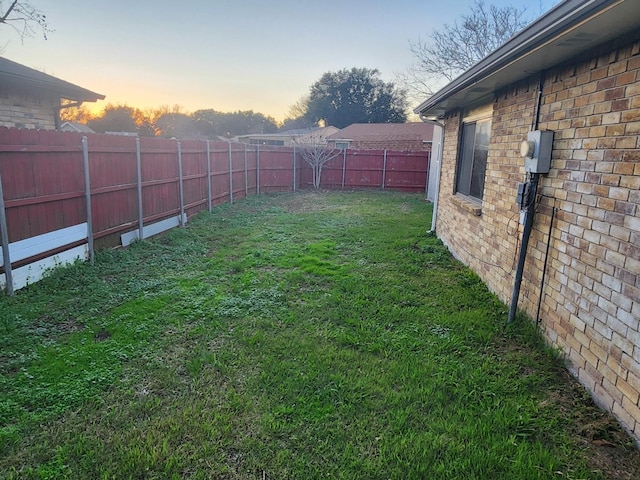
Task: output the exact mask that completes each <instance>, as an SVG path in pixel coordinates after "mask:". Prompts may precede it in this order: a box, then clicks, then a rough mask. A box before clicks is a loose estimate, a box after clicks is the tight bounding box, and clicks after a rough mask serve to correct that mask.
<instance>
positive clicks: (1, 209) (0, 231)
mask: <svg viewBox="0 0 640 480" xmlns="http://www.w3.org/2000/svg"><path fill="white" fill-rule="evenodd" d="M0 241H2V258H3V263H4V279H5V281H6V284H7V295H13V294H14V291H13V275H12V273H11V257H10V256H9V231H8V230H7V213H6V211H5V206H4V193H3V191H2V176H1V175H0Z"/></svg>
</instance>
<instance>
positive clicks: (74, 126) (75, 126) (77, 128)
mask: <svg viewBox="0 0 640 480" xmlns="http://www.w3.org/2000/svg"><path fill="white" fill-rule="evenodd" d="M58 130H62V131H63V132H78V133H96V132H95V131H93V130H92V129H91V128H89V127H87V126H86V125H85V124H84V123H78V122H62V125H60V128H59V129H58Z"/></svg>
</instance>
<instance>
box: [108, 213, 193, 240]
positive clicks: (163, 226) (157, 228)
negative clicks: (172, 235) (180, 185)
mask: <svg viewBox="0 0 640 480" xmlns="http://www.w3.org/2000/svg"><path fill="white" fill-rule="evenodd" d="M182 223H183V224H186V223H187V214H186V213H183V214H182ZM178 225H180V215H178V216H175V217H171V218H167V219H165V220H161V221H159V222H156V223H152V224H150V225H145V226H144V228H143V229H142V238H143V239H145V238H149V237H153V236H154V235H158V234H159V233H162V232H165V231H167V230H170V229H172V228H175V227H177V226H178ZM139 237H140V235H139V230H138V229H135V230H132V231H130V232H127V233H123V234H122V235H120V242H121V243H122V246H123V247H126V246H127V245H130V244H131V243H132V242H133V241H135V240H138V239H139Z"/></svg>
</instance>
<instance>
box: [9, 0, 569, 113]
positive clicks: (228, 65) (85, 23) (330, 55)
mask: <svg viewBox="0 0 640 480" xmlns="http://www.w3.org/2000/svg"><path fill="white" fill-rule="evenodd" d="M3 3H4V4H6V3H7V2H6V1H5V2H3ZM30 3H31V4H32V5H33V6H34V7H36V8H38V9H39V10H41V11H42V12H43V13H45V14H46V15H47V19H48V22H49V25H50V27H51V28H52V29H53V30H54V31H53V32H52V33H50V34H49V35H48V40H44V39H43V38H42V36H36V37H34V38H26V39H25V40H24V42H21V41H20V38H19V37H18V35H17V34H15V33H14V32H13V31H12V30H10V29H9V28H7V27H5V26H1V27H0V47H3V48H4V51H3V53H2V55H3V56H4V57H6V58H9V59H11V60H14V61H16V62H19V63H22V64H24V65H27V66H29V67H32V68H36V69H38V70H41V71H44V72H46V73H49V74H51V75H55V76H56V77H59V78H62V79H64V80H67V81H70V82H72V83H75V84H77V85H80V86H82V87H85V88H88V89H90V90H93V91H95V92H98V93H101V94H103V95H106V97H107V98H106V100H105V101H104V102H100V103H99V105H100V106H103V105H104V104H106V103H117V104H125V103H126V104H127V105H130V106H135V107H139V108H142V109H145V108H155V107H159V106H161V105H169V106H173V105H180V106H182V107H183V109H184V110H186V111H194V110H198V109H201V108H213V109H215V110H219V111H235V110H254V111H256V112H261V113H264V114H267V115H272V116H273V117H275V118H276V119H277V120H282V119H284V117H285V116H286V114H287V112H288V110H289V107H290V105H292V104H293V103H295V102H296V101H297V100H298V99H299V98H300V97H302V96H303V95H305V94H306V93H307V92H308V90H309V87H310V86H311V84H312V83H313V82H315V81H316V80H318V79H319V78H320V77H321V76H322V74H323V73H325V72H327V71H337V70H340V69H342V68H352V67H367V68H377V69H378V70H380V72H381V73H382V77H383V79H384V80H386V81H393V80H395V78H396V74H397V73H399V72H403V71H405V70H406V69H407V67H408V66H409V65H410V64H411V63H412V62H413V58H412V55H411V52H410V51H409V42H410V41H411V40H417V39H418V38H419V37H422V38H426V37H428V35H429V34H430V33H431V32H432V31H434V30H435V29H440V28H442V26H443V24H446V23H449V24H451V23H453V22H454V21H455V20H456V19H457V18H458V17H459V16H460V14H462V13H465V12H468V11H469V8H470V5H471V4H472V3H473V0H422V1H420V0H393V1H391V0H387V1H381V0H324V1H309V0H271V1H267V0H262V1H259V0H235V1H233V0H209V1H206V0H182V1H179V2H177V1H174V2H166V1H158V0H156V1H151V0H129V1H122V0H102V1H93V0H62V1H61V0H31V1H30ZM486 3H487V4H488V3H493V4H495V5H498V6H504V5H508V4H513V5H516V6H520V5H522V6H525V5H526V6H527V11H528V12H530V13H531V14H532V16H538V15H539V14H540V13H541V12H544V11H545V10H548V9H549V8H551V7H552V6H553V5H554V4H557V3H558V1H557V0H531V1H528V2H525V1H524V0H513V1H508V0H486Z"/></svg>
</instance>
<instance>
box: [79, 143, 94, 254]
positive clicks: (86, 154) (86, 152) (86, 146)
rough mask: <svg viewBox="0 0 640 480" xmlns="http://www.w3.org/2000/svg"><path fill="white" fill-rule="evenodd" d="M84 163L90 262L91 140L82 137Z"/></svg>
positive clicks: (91, 230) (91, 236) (91, 242)
mask: <svg viewBox="0 0 640 480" xmlns="http://www.w3.org/2000/svg"><path fill="white" fill-rule="evenodd" d="M82 164H83V169H84V198H85V204H86V206H87V243H88V245H89V263H90V264H91V265H93V264H94V262H95V251H94V249H93V214H92V212H91V177H90V175H89V140H88V139H87V137H86V136H83V137H82Z"/></svg>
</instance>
